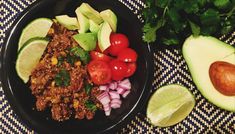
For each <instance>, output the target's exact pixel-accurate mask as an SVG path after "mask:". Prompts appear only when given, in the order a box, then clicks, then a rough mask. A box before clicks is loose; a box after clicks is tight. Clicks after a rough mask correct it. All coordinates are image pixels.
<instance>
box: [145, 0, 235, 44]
mask: <svg viewBox="0 0 235 134" xmlns="http://www.w3.org/2000/svg"><path fill="white" fill-rule="evenodd" d="M143 17H144V19H145V25H144V27H143V32H144V36H143V40H144V41H145V42H147V43H151V42H155V41H158V42H161V43H163V44H165V45H177V44H181V43H183V41H184V39H186V38H187V37H188V36H190V35H191V34H193V35H194V36H198V35H211V36H218V35H222V34H226V33H228V32H231V31H232V30H233V29H234V27H235V0H146V8H144V9H143Z"/></svg>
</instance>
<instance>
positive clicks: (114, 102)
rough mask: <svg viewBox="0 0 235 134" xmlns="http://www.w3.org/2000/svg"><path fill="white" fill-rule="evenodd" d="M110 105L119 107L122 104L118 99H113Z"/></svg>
mask: <svg viewBox="0 0 235 134" xmlns="http://www.w3.org/2000/svg"><path fill="white" fill-rule="evenodd" d="M111 104H119V105H121V104H122V101H121V100H120V99H113V100H112V101H111Z"/></svg>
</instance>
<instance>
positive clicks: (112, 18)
mask: <svg viewBox="0 0 235 134" xmlns="http://www.w3.org/2000/svg"><path fill="white" fill-rule="evenodd" d="M100 16H101V17H102V18H103V20H104V21H106V22H108V23H109V25H110V27H111V28H112V30H113V32H116V31H117V16H116V14H115V13H114V12H113V11H111V10H110V9H107V10H104V11H102V12H100Z"/></svg>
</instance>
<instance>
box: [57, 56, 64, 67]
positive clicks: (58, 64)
mask: <svg viewBox="0 0 235 134" xmlns="http://www.w3.org/2000/svg"><path fill="white" fill-rule="evenodd" d="M63 62H64V58H63V57H61V56H59V57H58V63H57V66H61V65H62V63H63Z"/></svg>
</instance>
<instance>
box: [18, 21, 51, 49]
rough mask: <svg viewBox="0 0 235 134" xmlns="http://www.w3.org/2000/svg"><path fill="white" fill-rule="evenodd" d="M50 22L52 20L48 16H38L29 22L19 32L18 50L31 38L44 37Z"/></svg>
mask: <svg viewBox="0 0 235 134" xmlns="http://www.w3.org/2000/svg"><path fill="white" fill-rule="evenodd" d="M52 23H53V22H52V20H51V19H48V18H38V19H35V20H33V21H32V22H30V23H29V24H28V25H27V26H26V27H25V28H24V29H23V31H22V33H21V36H20V39H19V43H18V50H20V48H21V47H22V46H23V45H24V44H25V42H26V41H28V40H29V39H31V38H34V37H46V35H47V32H48V31H49V29H50V27H51V25H52Z"/></svg>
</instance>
